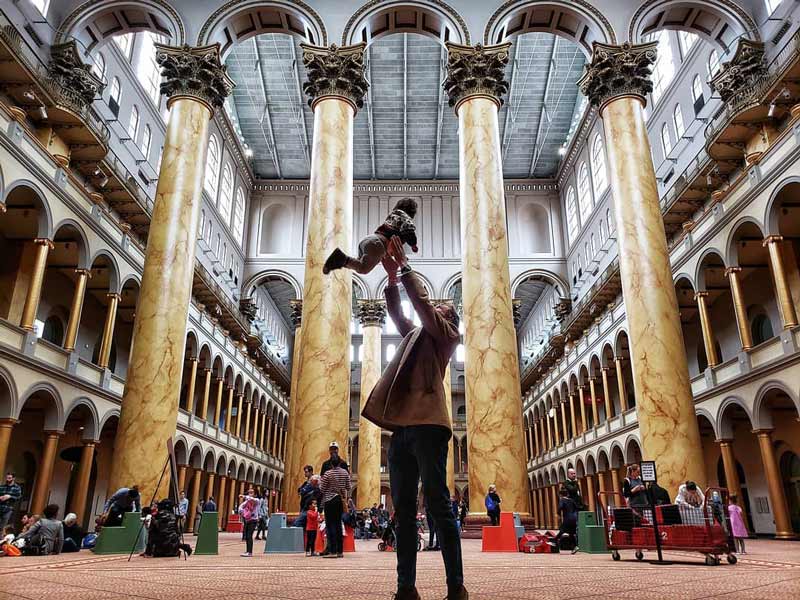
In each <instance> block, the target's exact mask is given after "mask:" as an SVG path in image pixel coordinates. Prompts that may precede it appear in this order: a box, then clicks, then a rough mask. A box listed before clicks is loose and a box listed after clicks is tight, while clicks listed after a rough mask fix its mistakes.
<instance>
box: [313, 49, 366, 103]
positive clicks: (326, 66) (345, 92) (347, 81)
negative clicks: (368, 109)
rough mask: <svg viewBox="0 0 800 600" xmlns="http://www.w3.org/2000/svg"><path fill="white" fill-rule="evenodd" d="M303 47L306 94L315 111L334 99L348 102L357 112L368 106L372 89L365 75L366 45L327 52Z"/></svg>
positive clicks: (327, 50) (328, 50)
mask: <svg viewBox="0 0 800 600" xmlns="http://www.w3.org/2000/svg"><path fill="white" fill-rule="evenodd" d="M300 47H301V48H302V49H303V65H304V66H305V68H306V73H307V75H308V81H306V82H305V83H304V84H303V91H304V92H305V93H306V95H307V96H308V104H309V106H311V108H312V109H313V108H314V106H315V105H316V104H317V102H319V101H320V100H322V99H323V98H330V97H333V98H339V99H341V100H344V101H345V102H348V103H349V104H351V105H352V107H353V110H354V111H357V110H358V109H359V108H361V107H362V106H364V95H365V94H366V93H367V90H368V89H369V82H368V81H367V78H366V77H365V75H364V73H365V70H366V65H365V64H364V51H365V50H366V48H367V45H366V44H365V43H364V42H362V43H360V44H354V45H353V46H337V45H336V44H331V45H330V46H329V47H327V48H325V47H324V46H312V45H310V44H300Z"/></svg>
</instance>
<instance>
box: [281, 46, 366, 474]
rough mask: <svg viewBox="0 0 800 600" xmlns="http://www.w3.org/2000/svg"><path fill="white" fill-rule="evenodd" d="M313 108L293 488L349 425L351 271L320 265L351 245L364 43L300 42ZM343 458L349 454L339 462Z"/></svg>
mask: <svg viewBox="0 0 800 600" xmlns="http://www.w3.org/2000/svg"><path fill="white" fill-rule="evenodd" d="M302 48H303V63H304V64H305V67H306V72H307V75H308V82H306V84H305V85H304V89H305V92H306V94H307V95H308V96H309V98H310V99H311V100H310V103H311V108H312V110H313V111H314V135H313V137H312V139H313V144H312V149H311V176H310V180H309V192H308V195H309V199H308V204H309V215H308V221H307V223H308V234H307V244H306V264H305V281H304V285H303V309H304V317H303V337H302V347H301V350H300V360H299V363H298V364H297V365H295V368H297V367H299V369H300V373H299V377H298V380H297V392H296V396H295V398H293V402H294V404H295V414H294V416H293V423H294V437H295V440H293V443H294V444H296V445H295V450H296V452H294V453H293V458H292V463H293V465H292V466H291V467H290V469H289V472H288V473H287V477H286V479H287V480H289V481H290V483H288V484H287V485H288V488H287V489H296V488H297V487H298V486H299V485H300V482H301V481H302V478H303V471H302V468H301V467H302V465H303V464H306V463H308V464H312V465H319V464H320V463H322V461H323V460H324V459H325V457H326V456H327V454H328V443H329V442H330V441H331V440H338V441H339V443H340V444H341V443H343V442H344V441H345V440H346V439H347V437H348V431H349V427H350V423H349V417H348V406H349V404H350V360H349V357H350V353H349V348H350V321H351V319H352V307H351V298H352V282H351V276H350V271H349V270H347V269H340V270H338V271H334V272H333V273H331V274H329V275H323V273H322V265H323V264H324V262H325V260H326V259H327V257H328V256H329V255H330V253H331V252H332V251H333V250H334V248H336V247H339V248H341V249H343V250H345V251H348V250H349V249H350V247H351V238H352V226H353V206H352V201H353V198H352V196H353V121H354V119H355V114H356V110H357V109H358V108H359V107H360V106H361V105H362V101H363V97H364V94H365V93H366V90H367V88H368V87H369V84H368V83H367V80H366V79H365V77H364V69H365V65H364V51H365V48H366V44H363V43H362V44H357V45H354V46H345V47H341V48H338V47H335V46H331V47H330V48H320V47H314V46H308V45H303V46H302ZM345 458H346V459H347V458H348V457H345Z"/></svg>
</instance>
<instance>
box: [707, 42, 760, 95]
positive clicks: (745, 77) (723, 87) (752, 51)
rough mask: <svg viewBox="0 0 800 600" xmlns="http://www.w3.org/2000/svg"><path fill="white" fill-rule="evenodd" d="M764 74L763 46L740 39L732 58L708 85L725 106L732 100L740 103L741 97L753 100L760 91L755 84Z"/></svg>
mask: <svg viewBox="0 0 800 600" xmlns="http://www.w3.org/2000/svg"><path fill="white" fill-rule="evenodd" d="M766 72H767V62H766V60H765V58H764V44H763V43H762V42H754V41H751V40H748V39H741V40H739V44H738V45H737V46H736V52H735V53H734V55H733V58H731V60H729V61H728V62H725V63H723V65H722V68H720V70H719V71H718V72H717V74H716V75H714V76H713V77H712V78H711V80H710V81H709V82H708V83H709V85H710V86H711V88H712V89H713V90H715V91H716V92H717V93H718V94H719V97H720V98H721V99H722V101H723V102H725V103H726V104H728V103H729V102H730V101H731V100H732V99H734V98H737V99H738V100H739V101H740V102H741V100H742V97H743V96H745V97H746V96H751V95H752V98H753V100H755V99H756V98H757V97H758V95H760V94H761V91H762V90H761V88H760V87H759V86H757V85H756V82H757V81H758V80H759V79H760V78H761V77H762V76H763V75H764V74H765V73H766Z"/></svg>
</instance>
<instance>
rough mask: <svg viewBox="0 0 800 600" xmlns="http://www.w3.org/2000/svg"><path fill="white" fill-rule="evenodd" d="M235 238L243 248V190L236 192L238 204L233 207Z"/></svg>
mask: <svg viewBox="0 0 800 600" xmlns="http://www.w3.org/2000/svg"><path fill="white" fill-rule="evenodd" d="M233 237H234V238H235V239H236V242H237V243H238V244H239V246H241V245H242V240H243V239H244V192H243V191H242V188H239V189H238V190H236V204H235V205H234V207H233Z"/></svg>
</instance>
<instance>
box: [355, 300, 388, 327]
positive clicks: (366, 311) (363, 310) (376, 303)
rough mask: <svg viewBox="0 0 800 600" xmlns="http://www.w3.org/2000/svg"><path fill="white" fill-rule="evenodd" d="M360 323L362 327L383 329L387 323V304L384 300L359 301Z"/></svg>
mask: <svg viewBox="0 0 800 600" xmlns="http://www.w3.org/2000/svg"><path fill="white" fill-rule="evenodd" d="M357 307H358V321H359V323H361V326H362V327H369V326H374V327H382V326H383V324H384V322H386V302H385V301H383V300H374V299H370V300H359V301H358V305H357Z"/></svg>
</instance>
